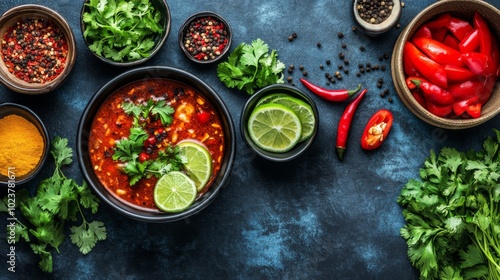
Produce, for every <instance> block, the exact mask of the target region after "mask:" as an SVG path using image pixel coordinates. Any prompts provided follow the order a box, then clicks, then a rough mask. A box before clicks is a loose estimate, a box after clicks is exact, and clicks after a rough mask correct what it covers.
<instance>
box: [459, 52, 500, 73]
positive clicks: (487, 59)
mask: <svg viewBox="0 0 500 280" xmlns="http://www.w3.org/2000/svg"><path fill="white" fill-rule="evenodd" d="M462 61H463V62H464V63H465V65H467V67H468V68H469V69H470V71H472V73H474V74H476V75H478V76H489V75H493V74H495V73H496V70H497V69H496V66H495V65H494V64H495V63H494V61H493V58H492V57H491V54H490V55H486V54H483V53H478V52H468V53H463V54H462Z"/></svg>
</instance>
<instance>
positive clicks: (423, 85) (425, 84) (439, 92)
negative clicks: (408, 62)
mask: <svg viewBox="0 0 500 280" xmlns="http://www.w3.org/2000/svg"><path fill="white" fill-rule="evenodd" d="M411 82H412V83H414V84H415V85H416V86H417V88H419V89H420V90H422V92H423V93H424V96H425V99H426V100H427V101H428V102H431V103H434V104H438V105H443V106H444V105H450V104H453V103H454V102H455V99H454V98H453V96H452V95H451V94H450V92H449V91H447V90H446V89H443V88H442V87H439V86H437V85H435V84H433V83H431V82H429V81H427V80H425V79H422V78H415V79H412V80H411Z"/></svg>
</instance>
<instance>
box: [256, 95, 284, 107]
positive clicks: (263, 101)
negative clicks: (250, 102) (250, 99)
mask: <svg viewBox="0 0 500 280" xmlns="http://www.w3.org/2000/svg"><path fill="white" fill-rule="evenodd" d="M285 96H289V95H288V94H286V93H271V94H269V95H266V96H264V97H262V98H261V99H259V101H257V104H255V107H257V106H260V105H263V104H267V103H271V102H272V101H273V100H274V99H276V98H279V97H285Z"/></svg>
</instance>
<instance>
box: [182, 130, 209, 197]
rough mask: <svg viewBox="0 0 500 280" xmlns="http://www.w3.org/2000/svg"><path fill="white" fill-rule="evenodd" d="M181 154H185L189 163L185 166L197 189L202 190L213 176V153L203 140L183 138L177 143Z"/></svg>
mask: <svg viewBox="0 0 500 280" xmlns="http://www.w3.org/2000/svg"><path fill="white" fill-rule="evenodd" d="M177 146H178V147H179V148H180V152H181V155H183V156H185V157H186V159H187V163H186V164H184V168H185V170H186V172H187V174H188V175H189V177H190V178H191V179H192V180H193V181H194V183H195V184H196V189H197V190H198V191H201V190H202V189H203V188H204V187H205V185H206V184H207V183H208V180H210V177H211V176H212V155H211V154H210V151H208V149H207V148H206V147H205V145H203V144H202V143H201V142H198V141H196V140H191V139H189V140H183V141H181V142H179V143H178V144H177Z"/></svg>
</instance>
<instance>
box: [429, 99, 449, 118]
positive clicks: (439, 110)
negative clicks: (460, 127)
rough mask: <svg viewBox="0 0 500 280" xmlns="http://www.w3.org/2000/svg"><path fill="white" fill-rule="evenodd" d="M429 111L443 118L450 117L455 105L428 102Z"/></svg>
mask: <svg viewBox="0 0 500 280" xmlns="http://www.w3.org/2000/svg"><path fill="white" fill-rule="evenodd" d="M427 111H429V112H430V113H431V114H434V115H436V116H438V117H441V118H446V117H448V116H449V115H450V114H451V113H452V112H453V105H446V106H441V105H437V104H434V103H432V102H427Z"/></svg>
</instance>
